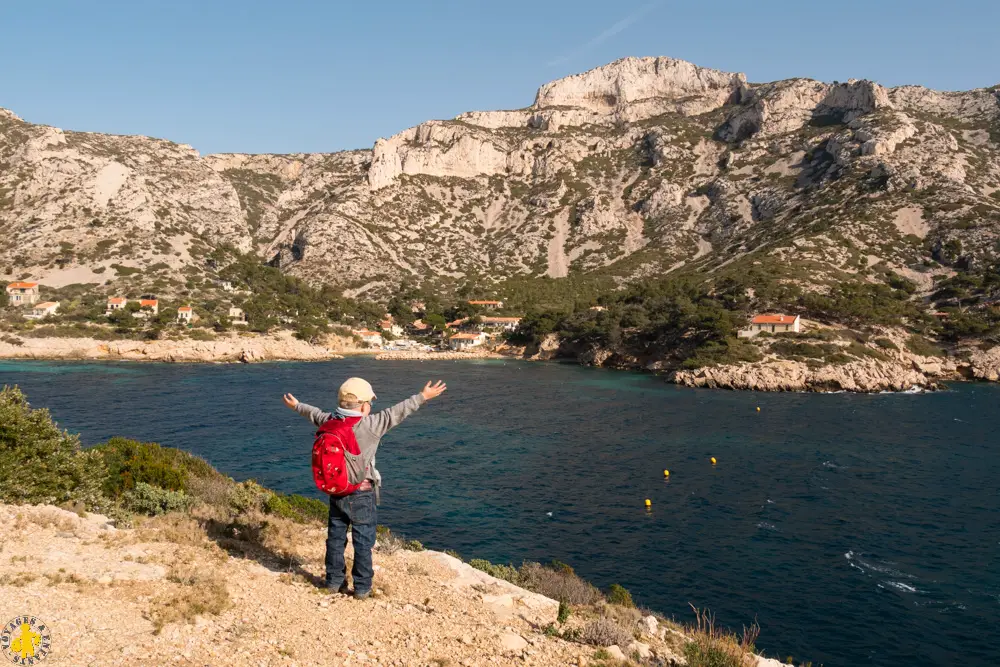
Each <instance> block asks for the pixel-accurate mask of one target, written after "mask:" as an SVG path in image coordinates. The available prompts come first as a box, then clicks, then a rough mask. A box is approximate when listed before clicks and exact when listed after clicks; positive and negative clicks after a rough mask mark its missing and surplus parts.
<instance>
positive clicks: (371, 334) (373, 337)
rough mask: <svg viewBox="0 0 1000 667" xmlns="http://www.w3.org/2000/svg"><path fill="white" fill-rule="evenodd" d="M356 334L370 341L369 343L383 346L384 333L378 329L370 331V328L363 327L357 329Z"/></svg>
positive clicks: (364, 340) (367, 341)
mask: <svg viewBox="0 0 1000 667" xmlns="http://www.w3.org/2000/svg"><path fill="white" fill-rule="evenodd" d="M354 334H355V335H356V336H357V337H358V338H360V339H361V340H362V342H365V343H368V344H369V345H378V346H379V347H381V346H382V342H383V341H382V334H380V333H379V332H377V331H369V330H368V329H362V330H360V331H355V332H354Z"/></svg>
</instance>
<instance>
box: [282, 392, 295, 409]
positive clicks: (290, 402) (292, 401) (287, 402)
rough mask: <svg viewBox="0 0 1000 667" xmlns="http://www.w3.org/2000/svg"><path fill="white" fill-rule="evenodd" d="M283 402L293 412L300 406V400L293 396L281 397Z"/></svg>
mask: <svg viewBox="0 0 1000 667" xmlns="http://www.w3.org/2000/svg"><path fill="white" fill-rule="evenodd" d="M281 400H282V401H283V402H284V404H285V405H287V406H288V407H290V408H291V409H292V410H294V409H295V408H296V407H298V405H299V399H297V398H295V397H294V396H292V395H291V394H285V395H284V396H282V397H281Z"/></svg>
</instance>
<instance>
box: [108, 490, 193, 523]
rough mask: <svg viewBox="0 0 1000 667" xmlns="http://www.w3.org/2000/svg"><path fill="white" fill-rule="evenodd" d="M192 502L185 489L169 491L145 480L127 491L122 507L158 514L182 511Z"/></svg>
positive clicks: (146, 513) (150, 514) (137, 511)
mask: <svg viewBox="0 0 1000 667" xmlns="http://www.w3.org/2000/svg"><path fill="white" fill-rule="evenodd" d="M190 504H191V498H189V497H188V496H187V495H186V494H185V493H184V492H183V491H168V490H167V489H161V488H159V487H157V486H153V485H151V484H146V483H145V482H139V483H138V484H136V485H135V488H132V489H129V490H128V491H126V492H125V495H124V497H123V498H122V508H123V509H124V510H125V511H127V512H130V513H132V514H145V515H148V516H157V515H160V514H166V513H168V512H180V511H183V510H185V509H187V508H188V507H189V506H190Z"/></svg>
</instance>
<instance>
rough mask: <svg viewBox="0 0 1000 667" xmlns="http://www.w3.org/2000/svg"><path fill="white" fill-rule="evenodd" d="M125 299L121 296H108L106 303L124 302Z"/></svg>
mask: <svg viewBox="0 0 1000 667" xmlns="http://www.w3.org/2000/svg"><path fill="white" fill-rule="evenodd" d="M126 301H128V299H126V298H125V297H123V296H110V297H108V303H125V302H126Z"/></svg>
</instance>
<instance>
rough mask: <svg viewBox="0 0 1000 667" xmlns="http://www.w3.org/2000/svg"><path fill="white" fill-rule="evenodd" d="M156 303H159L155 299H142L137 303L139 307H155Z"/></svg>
mask: <svg viewBox="0 0 1000 667" xmlns="http://www.w3.org/2000/svg"><path fill="white" fill-rule="evenodd" d="M158 303H159V301H157V300H156V299H142V300H141V301H139V305H140V306H149V307H152V306H155V305H156V304H158Z"/></svg>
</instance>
